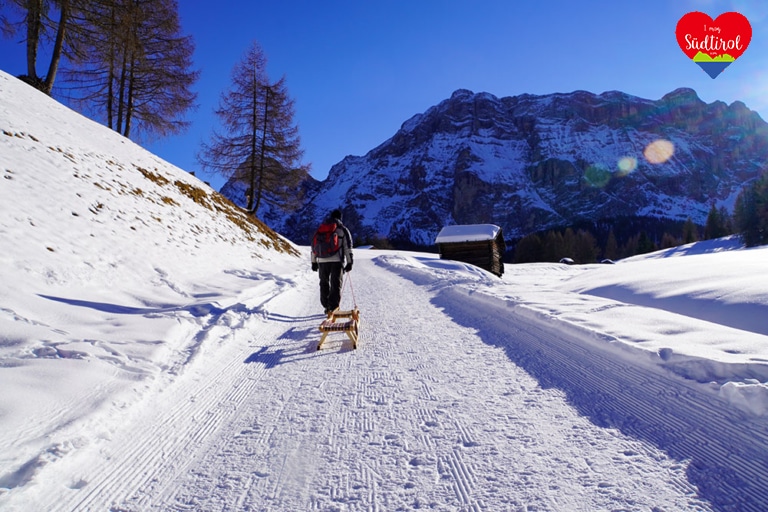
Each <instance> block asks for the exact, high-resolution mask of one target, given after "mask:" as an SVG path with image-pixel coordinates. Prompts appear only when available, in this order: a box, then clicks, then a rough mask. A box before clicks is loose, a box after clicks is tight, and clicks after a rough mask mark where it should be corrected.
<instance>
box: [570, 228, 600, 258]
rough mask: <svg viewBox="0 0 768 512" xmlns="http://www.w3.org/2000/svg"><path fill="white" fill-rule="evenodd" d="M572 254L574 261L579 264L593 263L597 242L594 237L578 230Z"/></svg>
mask: <svg viewBox="0 0 768 512" xmlns="http://www.w3.org/2000/svg"><path fill="white" fill-rule="evenodd" d="M573 254H574V256H573V257H574V259H575V260H576V261H577V262H579V263H594V262H595V260H597V241H596V240H595V237H594V235H593V234H592V233H590V232H589V231H585V230H583V229H580V230H579V231H578V232H577V233H576V240H575V242H574V247H573Z"/></svg>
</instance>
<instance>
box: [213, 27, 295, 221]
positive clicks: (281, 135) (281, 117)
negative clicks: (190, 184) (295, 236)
mask: <svg viewBox="0 0 768 512" xmlns="http://www.w3.org/2000/svg"><path fill="white" fill-rule="evenodd" d="M266 66H267V59H266V57H265V55H264V52H263V50H262V49H261V46H260V45H259V44H258V43H257V42H255V41H254V42H253V44H252V45H251V47H250V48H249V50H248V51H247V52H246V54H245V55H244V57H243V59H242V60H241V61H240V62H239V63H238V64H237V65H236V66H235V67H234V69H233V71H232V85H231V87H230V88H229V89H228V90H227V91H225V92H224V93H222V96H221V100H220V102H219V106H218V108H217V109H216V111H215V113H216V116H217V117H218V119H219V120H220V122H221V125H222V127H223V128H222V133H219V132H217V131H215V130H214V132H213V134H212V136H211V140H210V142H209V143H203V145H202V148H201V150H200V152H199V153H198V160H199V161H200V163H201V164H202V165H203V167H204V168H205V169H207V170H209V171H213V172H215V173H218V174H220V175H222V176H224V177H226V178H229V179H233V178H234V179H235V180H236V181H239V182H242V183H244V184H245V185H246V187H247V190H248V192H247V205H246V208H247V209H248V211H250V212H253V213H254V214H256V212H258V210H259V208H260V207H261V205H262V203H263V202H264V201H270V200H273V201H279V202H280V204H281V206H283V207H284V206H285V205H286V204H288V203H290V202H291V199H292V198H295V197H296V193H295V192H296V189H297V187H298V186H299V183H300V182H301V181H302V180H303V179H305V178H306V177H307V175H308V171H309V169H308V166H304V165H301V163H300V162H301V158H302V156H303V151H302V149H301V141H300V137H299V130H298V126H297V125H296V124H295V123H294V121H293V116H294V102H293V100H292V99H291V98H290V97H289V95H288V90H287V87H286V81H285V77H283V78H281V79H280V80H278V81H277V82H274V83H273V82H271V81H270V80H269V76H268V75H267V71H266Z"/></svg>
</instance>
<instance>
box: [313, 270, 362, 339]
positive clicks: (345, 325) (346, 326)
mask: <svg viewBox="0 0 768 512" xmlns="http://www.w3.org/2000/svg"><path fill="white" fill-rule="evenodd" d="M347 284H349V289H350V291H351V292H352V303H353V306H352V309H350V310H348V311H341V310H339V308H336V309H335V310H333V311H331V312H330V313H328V318H326V319H325V320H323V322H322V323H321V324H320V332H322V333H323V335H322V336H321V337H320V342H319V343H318V344H317V350H320V347H322V346H323V342H324V341H325V338H327V337H328V335H329V334H330V333H332V332H343V333H346V334H347V336H349V339H350V340H352V348H353V349H356V348H357V340H358V337H359V335H360V310H359V309H357V299H356V298H355V288H354V287H353V286H352V278H351V276H350V275H349V274H348V273H347V274H345V276H344V284H343V285H342V286H341V295H342V296H343V295H344V290H345V289H346V287H347ZM339 300H340V301H341V297H339Z"/></svg>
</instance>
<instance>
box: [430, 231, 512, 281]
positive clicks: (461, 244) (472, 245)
mask: <svg viewBox="0 0 768 512" xmlns="http://www.w3.org/2000/svg"><path fill="white" fill-rule="evenodd" d="M435 243H436V244H437V249H438V251H439V252H440V259H443V260H455V261H463V262H464V263H470V264H472V265H475V266H476V267H480V268H483V269H485V270H487V271H488V272H492V273H494V274H496V275H497V276H499V277H501V275H502V274H503V273H504V263H503V262H502V258H503V257H504V252H505V251H506V250H507V244H505V243H504V236H503V235H502V233H501V228H500V227H499V226H496V225H494V224H467V225H459V226H445V227H444V228H443V229H442V230H440V233H439V234H438V235H437V238H436V239H435Z"/></svg>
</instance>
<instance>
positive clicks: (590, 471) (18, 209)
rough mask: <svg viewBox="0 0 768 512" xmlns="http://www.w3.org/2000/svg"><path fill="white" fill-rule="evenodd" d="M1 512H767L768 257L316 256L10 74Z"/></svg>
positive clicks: (700, 253)
mask: <svg viewBox="0 0 768 512" xmlns="http://www.w3.org/2000/svg"><path fill="white" fill-rule="evenodd" d="M0 173H2V175H3V177H2V179H0V208H2V215H0V246H1V247H2V251H0V282H2V287H0V389H2V390H3V392H2V393H0V432H2V435H0V509H1V510H3V511H6V510H8V511H29V510H63V511H68V510H115V511H118V510H119V511H144V510H158V511H160V510H162V511H169V510H170V511H188V510H286V511H296V510H324V511H325V510H338V511H343V510H381V511H384V510H414V509H430V510H473V511H476V510H488V511H497V510H514V511H518V510H521V511H522V510H528V511H530V510H553V511H575V510H584V511H586V510H589V511H593V510H617V511H618V510H632V511H635V510H642V511H651V510H654V511H661V510H665V511H672V510H675V511H678V510H691V511H692V510H697V511H698V510H717V511H731V510H754V511H759V510H766V509H768V428H767V427H768V386H767V385H766V381H768V327H767V326H768V321H767V320H766V318H768V314H767V313H768V311H767V308H768V275H767V274H766V272H765V271H764V265H765V264H764V262H765V261H766V258H768V248H765V247H760V248H753V249H745V248H743V247H742V246H741V245H740V243H739V242H738V240H737V239H735V238H728V239H722V240H716V241H709V242H700V243H696V244H692V245H688V246H684V247H680V248H676V249H670V250H667V251H662V252H659V253H654V254H650V255H645V256H642V257H637V258H632V259H628V260H625V261H621V262H619V263H618V264H616V265H584V266H567V265H560V264H554V263H541V264H526V265H507V267H506V271H505V273H504V276H503V278H497V277H495V276H493V275H491V274H488V273H487V272H485V271H483V270H480V269H478V268H475V267H472V266H470V265H466V264H464V263H459V262H452V261H446V260H440V259H439V258H438V257H437V256H436V255H434V254H422V253H407V252H396V251H376V250H361V249H358V250H357V251H356V252H355V267H354V270H353V271H352V272H351V273H350V274H349V275H348V279H347V281H346V286H345V288H344V296H343V299H342V306H343V307H345V308H346V307H351V306H353V305H356V306H358V307H359V308H360V310H361V312H362V321H361V336H360V342H359V345H358V348H357V349H356V350H353V349H352V348H351V345H350V342H349V340H348V339H347V338H346V336H344V335H343V333H339V334H338V335H332V336H331V337H330V338H329V339H328V340H327V341H326V343H325V344H324V345H323V348H322V350H320V351H318V350H316V345H317V342H318V340H319V338H320V334H321V333H320V332H319V331H318V325H319V324H320V322H321V320H322V318H323V316H322V315H321V314H320V312H321V306H320V304H319V300H318V298H317V277H316V274H314V273H313V272H311V271H310V269H309V251H308V248H306V247H294V246H291V245H290V244H287V243H286V242H285V241H284V240H282V239H281V238H279V237H275V236H274V235H272V234H270V233H269V232H268V231H259V230H253V229H252V228H250V227H249V225H247V223H244V222H243V220H242V218H241V217H239V216H238V215H237V213H236V212H235V213H233V212H232V211H231V210H229V209H228V207H227V206H226V205H225V204H224V203H220V202H218V201H219V200H218V199H216V197H217V196H216V195H215V194H214V192H213V191H211V190H210V189H208V188H207V187H206V186H205V185H204V184H203V183H202V182H199V181H198V180H197V179H196V178H194V177H192V176H189V175H188V174H186V173H184V172H183V171H182V170H180V169H177V168H175V167H173V166H171V165H170V164H168V163H166V162H163V161H162V160H160V159H158V158H157V157H155V156H154V155H151V154H149V153H147V152H146V151H144V150H143V149H141V148H140V147H139V146H136V145H134V144H133V143H131V142H129V141H127V140H125V139H123V138H121V137H120V136H118V135H117V134H115V133H114V132H111V131H109V130H107V129H105V128H103V127H101V126H99V125H97V124H95V123H92V122H90V121H88V120H86V119H84V118H82V117H81V116H79V115H77V114H75V113H73V112H71V111H69V110H67V109H66V108H64V107H62V106H61V105H59V104H57V103H55V102H54V101H52V100H51V99H50V98H47V97H45V96H44V95H42V94H39V93H37V92H35V91H34V90H32V89H31V88H29V87H27V86H25V85H23V84H22V83H21V82H19V81H17V80H15V79H14V78H12V77H10V76H8V75H6V74H3V73H0Z"/></svg>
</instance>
